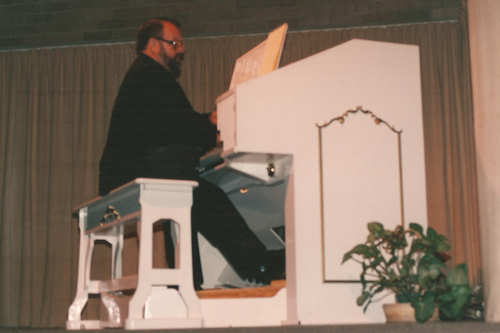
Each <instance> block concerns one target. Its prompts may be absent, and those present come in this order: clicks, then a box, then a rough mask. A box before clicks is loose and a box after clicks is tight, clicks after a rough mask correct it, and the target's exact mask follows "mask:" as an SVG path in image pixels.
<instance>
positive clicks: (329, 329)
mask: <svg viewBox="0 0 500 333" xmlns="http://www.w3.org/2000/svg"><path fill="white" fill-rule="evenodd" d="M64 331H66V329H64V328H28V327H19V328H14V327H10V328H9V327H1V328H0V333H11V332H12V333H49V332H56V333H57V332H64ZM67 332H93V333H94V332H99V333H100V332H102V333H117V332H120V333H121V332H137V333H158V332H168V333H176V332H179V333H345V332H349V333H382V332H391V333H393V332H394V333H399V332H401V333H413V332H415V333H416V332H429V333H438V332H439V333H441V332H445V333H447V332H449V333H462V332H463V333H478V332H479V333H483V332H484V333H486V332H488V333H490V332H500V323H480V322H456V323H451V322H433V323H425V324H373V325H331V326H281V327H239V328H236V327H235V328H205V329H183V330H166V329H165V330H161V329H160V330H134V331H126V330H124V329H103V330H81V331H80V330H75V331H67Z"/></svg>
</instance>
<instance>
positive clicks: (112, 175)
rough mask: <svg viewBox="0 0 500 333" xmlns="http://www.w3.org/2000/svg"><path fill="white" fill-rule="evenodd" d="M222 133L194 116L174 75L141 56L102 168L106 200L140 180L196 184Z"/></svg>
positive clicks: (119, 103) (125, 88) (118, 106)
mask: <svg viewBox="0 0 500 333" xmlns="http://www.w3.org/2000/svg"><path fill="white" fill-rule="evenodd" d="M215 141H216V127H215V126H214V125H213V124H211V123H210V121H209V120H208V117H207V116H206V115H201V114H199V113H197V112H195V111H194V110H193V107H192V106H191V104H190V103H189V101H188V99H187V97H186V95H185V94H184V91H183V90H182V88H181V86H180V85H179V83H178V82H177V81H176V80H175V79H174V77H173V76H172V75H171V73H170V72H169V71H168V70H166V69H165V68H164V67H163V66H161V65H160V64H158V63H157V62H155V61H154V60H153V59H151V58H149V57H148V56H146V55H144V54H141V55H139V56H138V57H137V59H136V60H135V61H134V63H133V64H132V66H131V67H130V69H129V70H128V72H127V74H126V75H125V78H124V80H123V83H122V85H121V87H120V90H119V92H118V96H117V98H116V100H115V104H114V107H113V113H112V115H111V122H110V126H109V132H108V139H107V142H106V146H105V148H104V152H103V154H102V158H101V162H100V174H99V193H100V194H101V195H103V194H105V193H107V192H109V191H110V190H112V189H114V188H116V187H118V186H119V185H122V184H124V183H126V182H129V181H131V180H133V179H135V178H137V177H147V178H170V179H172V178H173V179H196V177H197V174H196V169H195V168H196V166H197V165H198V163H199V158H200V156H201V155H203V154H204V153H205V152H206V151H207V150H209V149H210V148H212V147H213V146H214V145H215Z"/></svg>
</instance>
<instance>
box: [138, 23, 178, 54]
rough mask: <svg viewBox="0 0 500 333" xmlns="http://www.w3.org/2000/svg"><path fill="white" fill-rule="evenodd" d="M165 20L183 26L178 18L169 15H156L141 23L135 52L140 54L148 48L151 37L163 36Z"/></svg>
mask: <svg viewBox="0 0 500 333" xmlns="http://www.w3.org/2000/svg"><path fill="white" fill-rule="evenodd" d="M163 22H168V23H171V24H173V25H175V26H176V27H177V28H178V29H180V28H181V25H180V23H179V22H178V21H177V20H174V19H171V18H168V17H155V18H152V19H149V20H147V21H146V22H144V23H143V24H141V26H140V27H139V31H138V32H137V41H136V43H135V52H136V53H137V54H140V53H141V52H142V51H143V50H144V49H145V48H146V45H147V44H148V41H149V39H150V38H151V37H161V31H162V29H163Z"/></svg>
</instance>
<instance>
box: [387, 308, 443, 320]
mask: <svg viewBox="0 0 500 333" xmlns="http://www.w3.org/2000/svg"><path fill="white" fill-rule="evenodd" d="M383 308H384V313H385V320H386V322H388V323H414V322H416V320H415V310H413V308H412V306H411V304H410V303H393V304H384V305H383ZM435 320H439V311H438V309H437V308H435V309H434V314H433V315H432V317H431V318H430V319H429V320H428V321H435Z"/></svg>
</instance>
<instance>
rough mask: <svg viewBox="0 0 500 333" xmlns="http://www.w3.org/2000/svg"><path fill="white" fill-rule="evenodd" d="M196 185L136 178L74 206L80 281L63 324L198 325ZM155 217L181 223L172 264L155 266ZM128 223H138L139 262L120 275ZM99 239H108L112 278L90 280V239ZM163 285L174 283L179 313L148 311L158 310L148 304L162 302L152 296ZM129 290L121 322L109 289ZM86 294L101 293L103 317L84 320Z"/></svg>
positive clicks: (83, 326) (71, 326) (80, 326)
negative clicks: (193, 226) (194, 264)
mask: <svg viewBox="0 0 500 333" xmlns="http://www.w3.org/2000/svg"><path fill="white" fill-rule="evenodd" d="M197 185H198V184H197V183H196V182H193V181H182V180H163V179H141V178H139V179H136V180H134V181H132V182H130V183H128V184H126V185H124V186H122V187H120V188H117V189H116V190H114V191H112V192H110V193H109V194H108V195H106V196H104V197H99V198H96V199H94V200H92V201H90V202H87V203H85V204H83V205H81V206H79V207H78V208H76V210H75V213H77V214H78V223H79V227H80V254H79V264H78V283H77V291H76V296H75V299H74V301H73V303H72V304H71V306H70V307H69V310H68V320H67V322H66V328H67V329H99V328H104V327H122V326H125V328H126V329H148V328H166V327H168V328H178V327H201V326H202V314H201V306H200V301H199V299H198V296H197V295H196V292H195V290H194V287H193V274H192V254H191V252H192V247H191V205H192V198H193V195H192V192H193V188H195V187H196V186H197ZM159 220H173V221H174V222H176V223H177V225H178V226H179V230H178V232H179V234H178V242H179V246H178V251H177V253H176V255H177V258H179V262H178V265H177V267H175V268H153V259H152V258H153V224H154V223H155V222H157V221H159ZM128 224H136V226H137V234H138V237H139V239H140V245H139V256H138V257H139V267H138V274H137V275H132V276H122V251H123V240H124V228H125V226H126V225H128ZM98 240H101V241H106V242H108V243H109V244H111V250H112V262H111V265H112V269H111V279H110V280H91V279H90V272H91V263H92V254H93V250H94V244H95V242H96V241H98ZM167 286H169V287H172V286H176V287H177V288H175V289H173V288H169V289H168V291H169V292H173V293H175V297H177V298H178V297H180V298H181V299H182V301H183V302H182V303H183V304H184V305H185V311H184V312H183V314H184V315H183V316H182V317H179V316H178V314H176V315H175V316H169V315H168V314H166V315H164V316H160V317H158V316H154V317H153V316H151V313H154V312H158V311H155V309H153V308H152V307H155V306H159V304H161V303H158V302H153V301H151V300H152V299H153V298H154V296H155V293H159V292H162V291H166V290H167ZM130 289H135V292H134V294H133V297H132V299H131V300H130V303H129V305H128V316H127V318H126V319H125V323H123V322H122V320H123V319H122V317H123V316H122V314H121V313H120V307H119V306H118V304H117V303H116V301H115V299H114V298H113V297H111V296H110V294H113V293H115V292H119V291H122V290H130ZM90 294H98V295H100V296H101V300H102V302H103V304H104V306H105V307H106V310H107V312H108V319H107V320H106V321H102V320H82V318H81V314H82V311H83V309H84V307H85V305H86V304H87V302H88V298H89V295H90ZM170 294H172V293H170ZM164 296H165V295H162V297H164ZM167 297H168V295H167ZM182 303H181V304H182ZM176 304H178V302H177V303H176ZM162 306H167V305H166V304H162Z"/></svg>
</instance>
